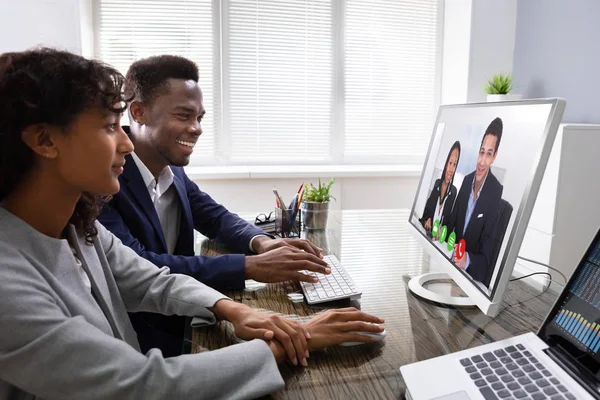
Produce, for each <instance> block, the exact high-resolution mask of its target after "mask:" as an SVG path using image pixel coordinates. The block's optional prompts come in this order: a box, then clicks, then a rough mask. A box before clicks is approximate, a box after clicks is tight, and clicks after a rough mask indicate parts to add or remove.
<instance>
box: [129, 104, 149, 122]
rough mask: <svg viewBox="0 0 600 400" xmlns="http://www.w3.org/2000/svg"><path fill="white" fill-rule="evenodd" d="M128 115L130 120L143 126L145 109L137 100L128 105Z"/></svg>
mask: <svg viewBox="0 0 600 400" xmlns="http://www.w3.org/2000/svg"><path fill="white" fill-rule="evenodd" d="M129 114H130V115H131V119H132V120H133V121H135V122H137V123H138V124H140V125H144V123H145V117H146V107H145V106H144V105H143V104H142V103H140V102H139V101H137V100H134V101H132V102H131V104H130V105H129Z"/></svg>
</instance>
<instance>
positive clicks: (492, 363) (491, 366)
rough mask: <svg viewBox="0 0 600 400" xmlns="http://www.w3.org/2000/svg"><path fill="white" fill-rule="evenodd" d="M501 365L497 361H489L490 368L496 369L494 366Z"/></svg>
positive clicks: (498, 366)
mask: <svg viewBox="0 0 600 400" xmlns="http://www.w3.org/2000/svg"><path fill="white" fill-rule="evenodd" d="M501 366H502V364H500V363H499V362H498V361H493V362H491V363H490V368H493V369H496V368H500V367H501Z"/></svg>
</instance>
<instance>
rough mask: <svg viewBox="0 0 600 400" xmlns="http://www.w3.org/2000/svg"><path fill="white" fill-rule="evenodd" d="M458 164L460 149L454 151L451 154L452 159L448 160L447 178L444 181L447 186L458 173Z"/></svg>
mask: <svg viewBox="0 0 600 400" xmlns="http://www.w3.org/2000/svg"><path fill="white" fill-rule="evenodd" d="M457 164H458V149H454V150H452V153H450V158H449V159H448V164H446V176H445V177H444V180H445V181H446V183H447V184H450V182H452V178H453V177H454V173H455V172H456V166H457Z"/></svg>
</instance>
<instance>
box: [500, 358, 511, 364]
mask: <svg viewBox="0 0 600 400" xmlns="http://www.w3.org/2000/svg"><path fill="white" fill-rule="evenodd" d="M500 362H501V363H502V364H510V363H511V362H512V358H510V357H502V358H501V359H500Z"/></svg>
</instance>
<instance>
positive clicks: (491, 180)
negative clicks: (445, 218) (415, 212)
mask: <svg viewBox="0 0 600 400" xmlns="http://www.w3.org/2000/svg"><path fill="white" fill-rule="evenodd" d="M502 129H503V124H502V120H501V119H500V118H496V119H494V120H493V121H492V122H491V123H490V125H489V126H488V127H487V129H486V130H485V133H484V135H483V138H482V140H481V146H480V148H479V156H478V157H477V168H476V170H475V171H473V172H472V173H470V174H469V175H467V176H465V179H464V180H463V182H462V185H461V187H460V190H459V192H458V196H457V198H456V202H455V204H454V209H453V210H452V216H451V218H450V221H449V223H448V225H447V226H448V232H455V234H456V243H457V245H456V246H455V251H454V254H453V256H452V262H454V263H455V264H456V266H458V267H459V268H461V269H463V270H465V271H466V272H467V273H468V274H469V275H471V277H472V278H473V279H474V280H476V281H479V282H483V281H484V280H485V278H486V276H488V272H489V270H490V268H494V266H493V265H491V262H490V261H491V259H492V253H493V249H494V245H495V234H496V233H495V230H496V225H497V221H498V210H499V206H500V198H501V197H502V191H503V187H502V185H501V184H500V182H499V181H498V179H497V178H496V177H495V176H494V174H493V173H492V171H491V170H490V167H491V166H492V164H493V163H494V161H495V160H496V157H497V156H498V148H499V147H500V140H501V139H502ZM461 240H464V242H465V246H464V254H461V252H460V251H458V250H459V247H460V246H461V245H460V241H461Z"/></svg>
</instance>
